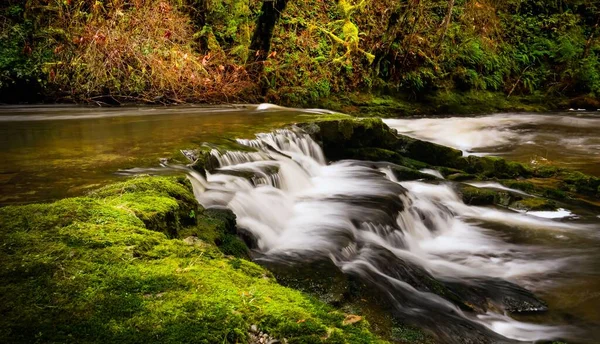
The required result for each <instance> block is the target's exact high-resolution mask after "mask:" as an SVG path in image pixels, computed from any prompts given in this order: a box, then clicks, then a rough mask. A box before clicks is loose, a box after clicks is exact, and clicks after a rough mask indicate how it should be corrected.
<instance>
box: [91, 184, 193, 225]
mask: <svg viewBox="0 0 600 344" xmlns="http://www.w3.org/2000/svg"><path fill="white" fill-rule="evenodd" d="M90 197H93V198H96V199H101V200H102V201H103V202H104V203H107V204H110V205H115V206H118V207H120V208H121V209H124V210H127V211H129V212H131V213H133V214H134V215H135V216H137V217H138V218H139V219H140V220H142V221H143V222H144V224H145V226H146V227H147V228H148V229H151V230H155V231H159V232H163V233H165V234H168V235H169V236H170V237H178V236H179V234H178V232H179V231H180V230H181V229H182V228H183V227H184V226H191V225H195V224H196V219H195V217H194V216H192V215H193V214H194V213H196V212H198V211H199V209H200V206H199V205H198V203H197V202H196V199H195V198H194V196H193V194H192V193H191V185H190V184H189V182H188V181H187V179H185V178H173V177H166V178H165V177H156V178H149V177H144V176H138V177H133V178H131V179H129V180H127V181H125V182H122V183H117V184H113V185H109V186H107V187H104V188H102V189H99V190H97V191H94V192H92V193H90Z"/></svg>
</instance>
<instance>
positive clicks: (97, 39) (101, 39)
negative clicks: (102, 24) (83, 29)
mask: <svg viewBox="0 0 600 344" xmlns="http://www.w3.org/2000/svg"><path fill="white" fill-rule="evenodd" d="M92 42H94V43H96V44H104V43H106V35H105V34H103V33H102V32H96V34H94V36H93V37H92Z"/></svg>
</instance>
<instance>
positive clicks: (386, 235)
mask: <svg viewBox="0 0 600 344" xmlns="http://www.w3.org/2000/svg"><path fill="white" fill-rule="evenodd" d="M239 143H240V144H243V145H246V146H248V147H252V148H254V149H256V150H257V151H256V152H228V153H225V154H221V153H219V152H218V151H216V150H214V151H213V152H212V154H213V155H214V156H215V157H216V159H217V160H218V162H219V164H220V168H219V169H217V171H216V172H215V173H208V172H207V174H206V178H204V177H202V176H201V175H200V174H199V173H196V172H190V179H191V180H192V184H193V185H194V189H195V190H194V191H195V195H196V197H197V198H198V201H199V202H200V203H201V204H202V205H203V206H204V207H207V208H209V207H227V208H229V209H231V210H232V211H233V212H234V213H235V214H236V215H237V221H238V227H239V228H240V229H243V230H244V231H247V232H248V233H249V234H251V236H252V237H254V238H255V239H256V247H255V249H256V251H258V252H259V253H260V260H261V261H264V262H274V263H284V264H306V263H310V262H315V261H323V260H326V261H329V262H332V263H333V264H334V265H335V266H336V267H337V268H338V269H339V270H340V271H341V272H343V273H345V274H348V275H350V276H352V277H353V278H356V279H358V280H359V281H361V283H364V284H365V285H367V286H369V287H372V289H373V290H377V291H378V294H379V295H381V297H383V298H384V299H385V303H386V304H387V305H388V309H389V311H390V312H391V314H392V315H393V316H394V317H398V318H401V319H410V320H411V321H412V322H414V323H416V324H418V325H420V326H423V327H425V328H427V329H430V330H431V331H432V332H433V333H435V334H436V335H437V336H438V337H439V338H440V339H441V340H442V341H444V342H449V343H465V342H511V341H518V340H521V341H535V340H542V339H543V340H551V339H554V338H561V337H563V336H565V334H566V333H569V335H570V336H571V337H573V333H574V332H575V331H574V330H573V329H570V328H567V327H564V326H563V327H560V326H545V325H534V324H529V323H523V322H519V321H516V320H513V319H512V318H510V317H508V316H507V315H506V313H508V312H534V311H540V310H544V309H545V305H544V304H543V303H542V302H540V301H539V300H538V299H536V298H535V297H534V296H533V294H531V293H530V292H528V291H527V290H525V289H523V288H521V287H519V286H517V283H518V284H520V285H525V286H527V285H528V284H531V283H534V281H539V280H540V278H542V277H543V276H544V275H545V274H547V273H549V271H551V270H554V269H560V268H561V267H563V266H565V265H566V264H567V263H569V262H570V260H575V259H576V258H570V259H567V258H562V259H557V258H556V256H551V255H550V254H548V252H547V251H545V250H544V248H542V247H536V246H532V245H517V244H513V243H510V242H507V241H506V240H503V239H501V237H502V236H501V235H497V233H496V232H495V231H496V230H497V229H493V228H494V226H487V224H502V226H516V227H519V228H527V229H528V230H532V231H538V230H545V231H553V232H556V233H561V232H563V231H566V230H572V229H578V228H579V227H576V226H575V225H572V224H568V223H562V222H557V221H552V220H548V219H543V218H537V217H534V216H530V215H528V214H519V213H516V212H509V211H507V210H506V211H505V210H499V209H493V208H482V207H473V206H467V205H465V204H464V203H463V202H462V201H461V200H460V198H459V196H458V195H457V193H456V192H455V190H454V189H453V188H452V184H447V183H446V182H445V181H442V180H440V181H439V183H424V182H399V181H398V180H396V178H395V176H394V174H393V171H392V169H390V168H389V164H386V163H372V162H359V161H340V162H335V163H331V164H327V163H326V160H325V157H324V155H323V152H322V150H321V148H320V147H319V145H318V144H317V143H316V142H315V141H313V140H312V139H311V137H310V136H309V135H307V134H305V133H303V132H302V131H300V130H299V129H292V130H279V131H276V132H273V133H269V134H259V135H257V138H256V139H255V140H239ZM490 228H492V229H490ZM557 235H558V234H557ZM571 256H572V257H574V256H575V255H574V254H573V252H571Z"/></svg>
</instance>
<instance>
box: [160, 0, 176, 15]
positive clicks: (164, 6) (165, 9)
mask: <svg viewBox="0 0 600 344" xmlns="http://www.w3.org/2000/svg"><path fill="white" fill-rule="evenodd" d="M172 9H173V7H171V5H170V4H169V3H167V2H164V1H161V2H160V3H159V4H158V11H159V12H160V13H162V14H169V13H170V12H171V10H172Z"/></svg>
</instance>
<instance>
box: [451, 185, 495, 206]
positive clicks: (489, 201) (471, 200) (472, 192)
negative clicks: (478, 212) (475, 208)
mask: <svg viewBox="0 0 600 344" xmlns="http://www.w3.org/2000/svg"><path fill="white" fill-rule="evenodd" d="M460 194H461V196H462V199H463V202H465V204H469V205H493V204H495V200H496V192H494V191H492V190H487V189H482V188H476V187H473V186H463V187H461V188H460Z"/></svg>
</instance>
